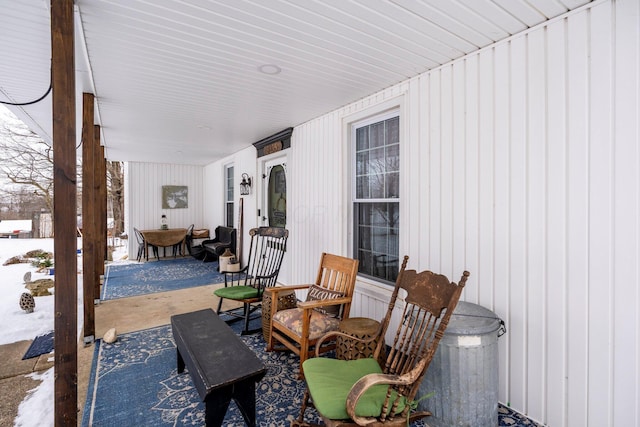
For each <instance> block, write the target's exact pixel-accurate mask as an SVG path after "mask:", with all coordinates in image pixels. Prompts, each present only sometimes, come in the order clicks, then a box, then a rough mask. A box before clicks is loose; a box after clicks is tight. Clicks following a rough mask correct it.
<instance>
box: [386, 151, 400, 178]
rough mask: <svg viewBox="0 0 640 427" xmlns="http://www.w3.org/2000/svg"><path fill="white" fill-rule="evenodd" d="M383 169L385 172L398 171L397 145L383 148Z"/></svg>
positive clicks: (398, 156) (398, 154)
mask: <svg viewBox="0 0 640 427" xmlns="http://www.w3.org/2000/svg"><path fill="white" fill-rule="evenodd" d="M385 169H386V171H387V172H397V171H399V170H400V146H399V145H398V144H395V145H387V146H386V147H385Z"/></svg>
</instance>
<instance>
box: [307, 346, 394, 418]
mask: <svg viewBox="0 0 640 427" xmlns="http://www.w3.org/2000/svg"><path fill="white" fill-rule="evenodd" d="M302 368H303V370H304V376H305V378H306V381H307V386H308V387H309V393H311V399H312V400H313V404H314V405H315V407H316V409H317V410H318V412H320V414H322V415H323V416H325V417H327V418H330V419H333V420H346V419H349V414H347V406H346V402H347V395H348V394H349V391H350V390H351V387H352V386H353V385H354V384H355V383H356V382H358V380H360V378H362V377H363V376H365V375H367V374H381V373H382V369H380V365H378V362H377V361H376V360H375V359H372V358H368V359H358V360H337V359H330V358H326V357H316V358H313V359H307V360H305V361H304V363H303V364H302ZM387 389H388V386H387V385H385V384H379V385H376V386H373V387H371V388H370V389H369V390H367V392H366V393H365V394H364V395H363V396H362V397H361V398H360V400H359V401H358V405H357V406H356V415H358V416H361V417H377V416H379V415H380V412H381V410H382V405H383V404H384V399H385V396H386V395H387ZM403 409H404V402H401V404H400V405H398V409H397V411H398V413H400V412H402V410H403Z"/></svg>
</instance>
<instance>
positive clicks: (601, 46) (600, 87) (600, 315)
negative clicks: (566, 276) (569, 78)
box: [588, 4, 630, 426]
mask: <svg viewBox="0 0 640 427" xmlns="http://www.w3.org/2000/svg"><path fill="white" fill-rule="evenodd" d="M591 13H592V19H590V24H591V28H590V31H589V39H590V41H591V46H590V55H591V61H592V63H595V64H602V66H601V67H592V72H591V73H590V75H589V77H590V81H589V92H590V95H591V107H590V112H589V117H590V119H591V120H590V124H589V152H590V153H591V155H590V157H589V172H590V179H589V264H588V265H589V267H588V275H589V280H588V295H589V301H588V304H589V317H590V318H591V319H593V321H590V322H589V330H588V337H589V338H588V361H589V366H588V372H589V374H588V378H589V384H588V396H589V401H590V402H591V404H589V410H588V420H589V425H591V426H598V425H601V426H606V425H611V424H610V420H611V418H612V399H613V393H612V390H611V386H610V384H611V379H612V378H611V369H603V367H605V366H607V367H608V366H612V365H611V363H612V357H611V350H605V351H603V349H605V348H611V347H609V346H606V347H605V346H603V343H608V342H611V341H612V339H613V334H612V333H611V331H612V327H613V324H612V322H611V319H612V317H613V312H612V305H613V301H612V298H611V295H612V291H613V289H614V286H613V285H614V284H613V283H612V282H611V278H612V277H613V269H612V266H611V259H610V256H609V254H610V253H611V251H612V236H613V224H612V218H611V206H612V202H613V196H614V194H613V191H612V185H613V181H612V170H613V168H612V162H613V157H612V150H613V141H612V134H611V130H612V124H613V117H612V114H613V111H614V109H613V105H612V102H611V99H612V94H613V87H612V79H613V76H612V75H611V70H612V54H613V52H612V49H611V46H612V38H611V37H612V33H611V30H612V28H611V19H612V16H611V6H610V5H608V4H604V5H602V6H598V7H596V8H594V9H592V12H591ZM629 425H630V424H629Z"/></svg>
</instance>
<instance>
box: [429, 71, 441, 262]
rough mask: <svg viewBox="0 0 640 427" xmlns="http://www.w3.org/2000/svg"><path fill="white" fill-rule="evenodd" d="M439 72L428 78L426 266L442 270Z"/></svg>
mask: <svg viewBox="0 0 640 427" xmlns="http://www.w3.org/2000/svg"><path fill="white" fill-rule="evenodd" d="M440 78H441V73H440V72H436V73H432V74H431V75H430V78H429V83H430V84H429V94H430V99H429V101H430V102H429V121H430V126H429V188H430V190H431V191H430V192H429V199H430V203H429V208H430V209H429V237H430V240H429V263H428V265H427V268H428V269H430V270H433V271H442V264H441V259H442V257H441V253H440V250H441V242H442V229H441V220H440V209H441V198H440V193H441V189H440V185H441V184H440V163H441V154H440V151H441V148H440V147H441V145H442V136H441V126H442V122H441V120H442V119H441V115H442V93H441V88H440Z"/></svg>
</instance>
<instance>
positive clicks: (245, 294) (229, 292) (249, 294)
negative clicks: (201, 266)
mask: <svg viewBox="0 0 640 427" xmlns="http://www.w3.org/2000/svg"><path fill="white" fill-rule="evenodd" d="M213 294H214V295H215V296H218V297H220V298H228V299H235V300H241V299H247V298H255V297H257V296H258V290H257V289H256V288H254V287H251V286H230V287H228V288H220V289H216V290H215V291H214V292H213Z"/></svg>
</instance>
